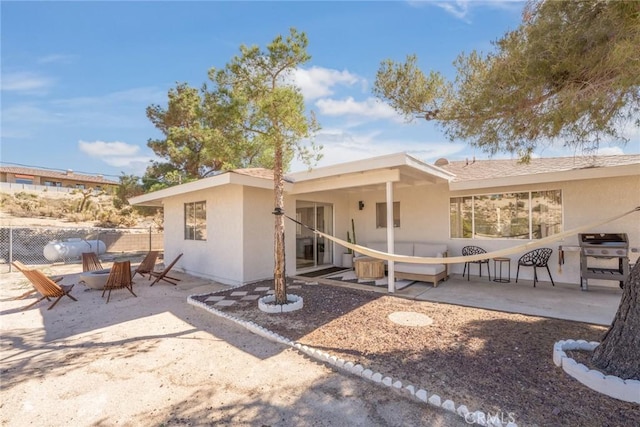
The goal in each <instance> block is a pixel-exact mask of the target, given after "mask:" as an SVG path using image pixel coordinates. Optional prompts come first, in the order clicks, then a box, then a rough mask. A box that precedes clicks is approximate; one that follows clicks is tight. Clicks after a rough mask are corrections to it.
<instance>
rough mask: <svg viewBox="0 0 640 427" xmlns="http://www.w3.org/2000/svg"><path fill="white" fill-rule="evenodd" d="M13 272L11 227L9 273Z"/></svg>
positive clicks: (10, 231)
mask: <svg viewBox="0 0 640 427" xmlns="http://www.w3.org/2000/svg"><path fill="white" fill-rule="evenodd" d="M12 271H13V227H9V273H11V272H12Z"/></svg>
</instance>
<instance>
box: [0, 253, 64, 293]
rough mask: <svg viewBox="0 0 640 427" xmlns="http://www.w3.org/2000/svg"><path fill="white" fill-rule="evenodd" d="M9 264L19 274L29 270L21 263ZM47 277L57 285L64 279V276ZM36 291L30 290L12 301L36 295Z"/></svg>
mask: <svg viewBox="0 0 640 427" xmlns="http://www.w3.org/2000/svg"><path fill="white" fill-rule="evenodd" d="M11 264H13V266H14V267H15V268H16V269H17V270H18V271H19V272H21V273H23V274H24V270H31V269H30V268H29V267H27V266H26V265H24V264H23V263H21V262H20V261H13V262H12V263H11ZM47 277H49V279H51V280H53V281H54V282H56V283H58V282H59V281H61V280H62V279H64V276H47ZM37 292H38V291H37V290H35V289H31V290H29V291H27V292H25V293H24V294H22V295H19V296H17V297H15V298H14V300H19V299H24V298H26V297H28V296H29V295H33V294H35V293H37Z"/></svg>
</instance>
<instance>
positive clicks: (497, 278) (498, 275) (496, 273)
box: [493, 257, 511, 283]
mask: <svg viewBox="0 0 640 427" xmlns="http://www.w3.org/2000/svg"><path fill="white" fill-rule="evenodd" d="M505 262H506V263H507V267H508V271H509V274H508V275H507V278H506V279H504V278H502V264H504V263H505ZM498 265H499V266H500V268H499V269H498ZM510 277H511V258H500V257H498V258H493V281H494V282H499V283H509V282H511V280H510Z"/></svg>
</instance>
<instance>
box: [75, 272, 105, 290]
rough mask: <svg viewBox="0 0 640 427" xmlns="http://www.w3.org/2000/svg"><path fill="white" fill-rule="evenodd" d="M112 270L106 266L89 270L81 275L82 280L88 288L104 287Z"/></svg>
mask: <svg viewBox="0 0 640 427" xmlns="http://www.w3.org/2000/svg"><path fill="white" fill-rule="evenodd" d="M109 273H111V270H110V269H108V268H106V269H104V270H94V271H87V272H85V273H82V274H81V275H80V282H82V283H84V285H85V286H86V287H87V288H90V289H104V285H106V284H107V279H108V278H109Z"/></svg>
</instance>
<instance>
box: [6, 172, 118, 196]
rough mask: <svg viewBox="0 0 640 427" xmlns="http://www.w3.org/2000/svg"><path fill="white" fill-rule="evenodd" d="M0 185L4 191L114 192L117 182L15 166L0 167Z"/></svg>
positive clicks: (77, 174)
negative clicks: (78, 190) (92, 190)
mask: <svg viewBox="0 0 640 427" xmlns="http://www.w3.org/2000/svg"><path fill="white" fill-rule="evenodd" d="M0 183H2V187H1V188H2V189H3V190H10V191H21V190H46V189H50V190H56V189H65V188H66V189H89V188H92V189H94V190H104V191H107V192H111V191H114V190H115V189H116V188H117V187H118V184H119V183H118V182H117V181H111V180H108V179H105V178H104V176H102V175H85V174H79V173H75V172H73V171H72V170H67V171H65V172H57V171H52V170H46V169H34V168H25V167H14V166H0Z"/></svg>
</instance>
